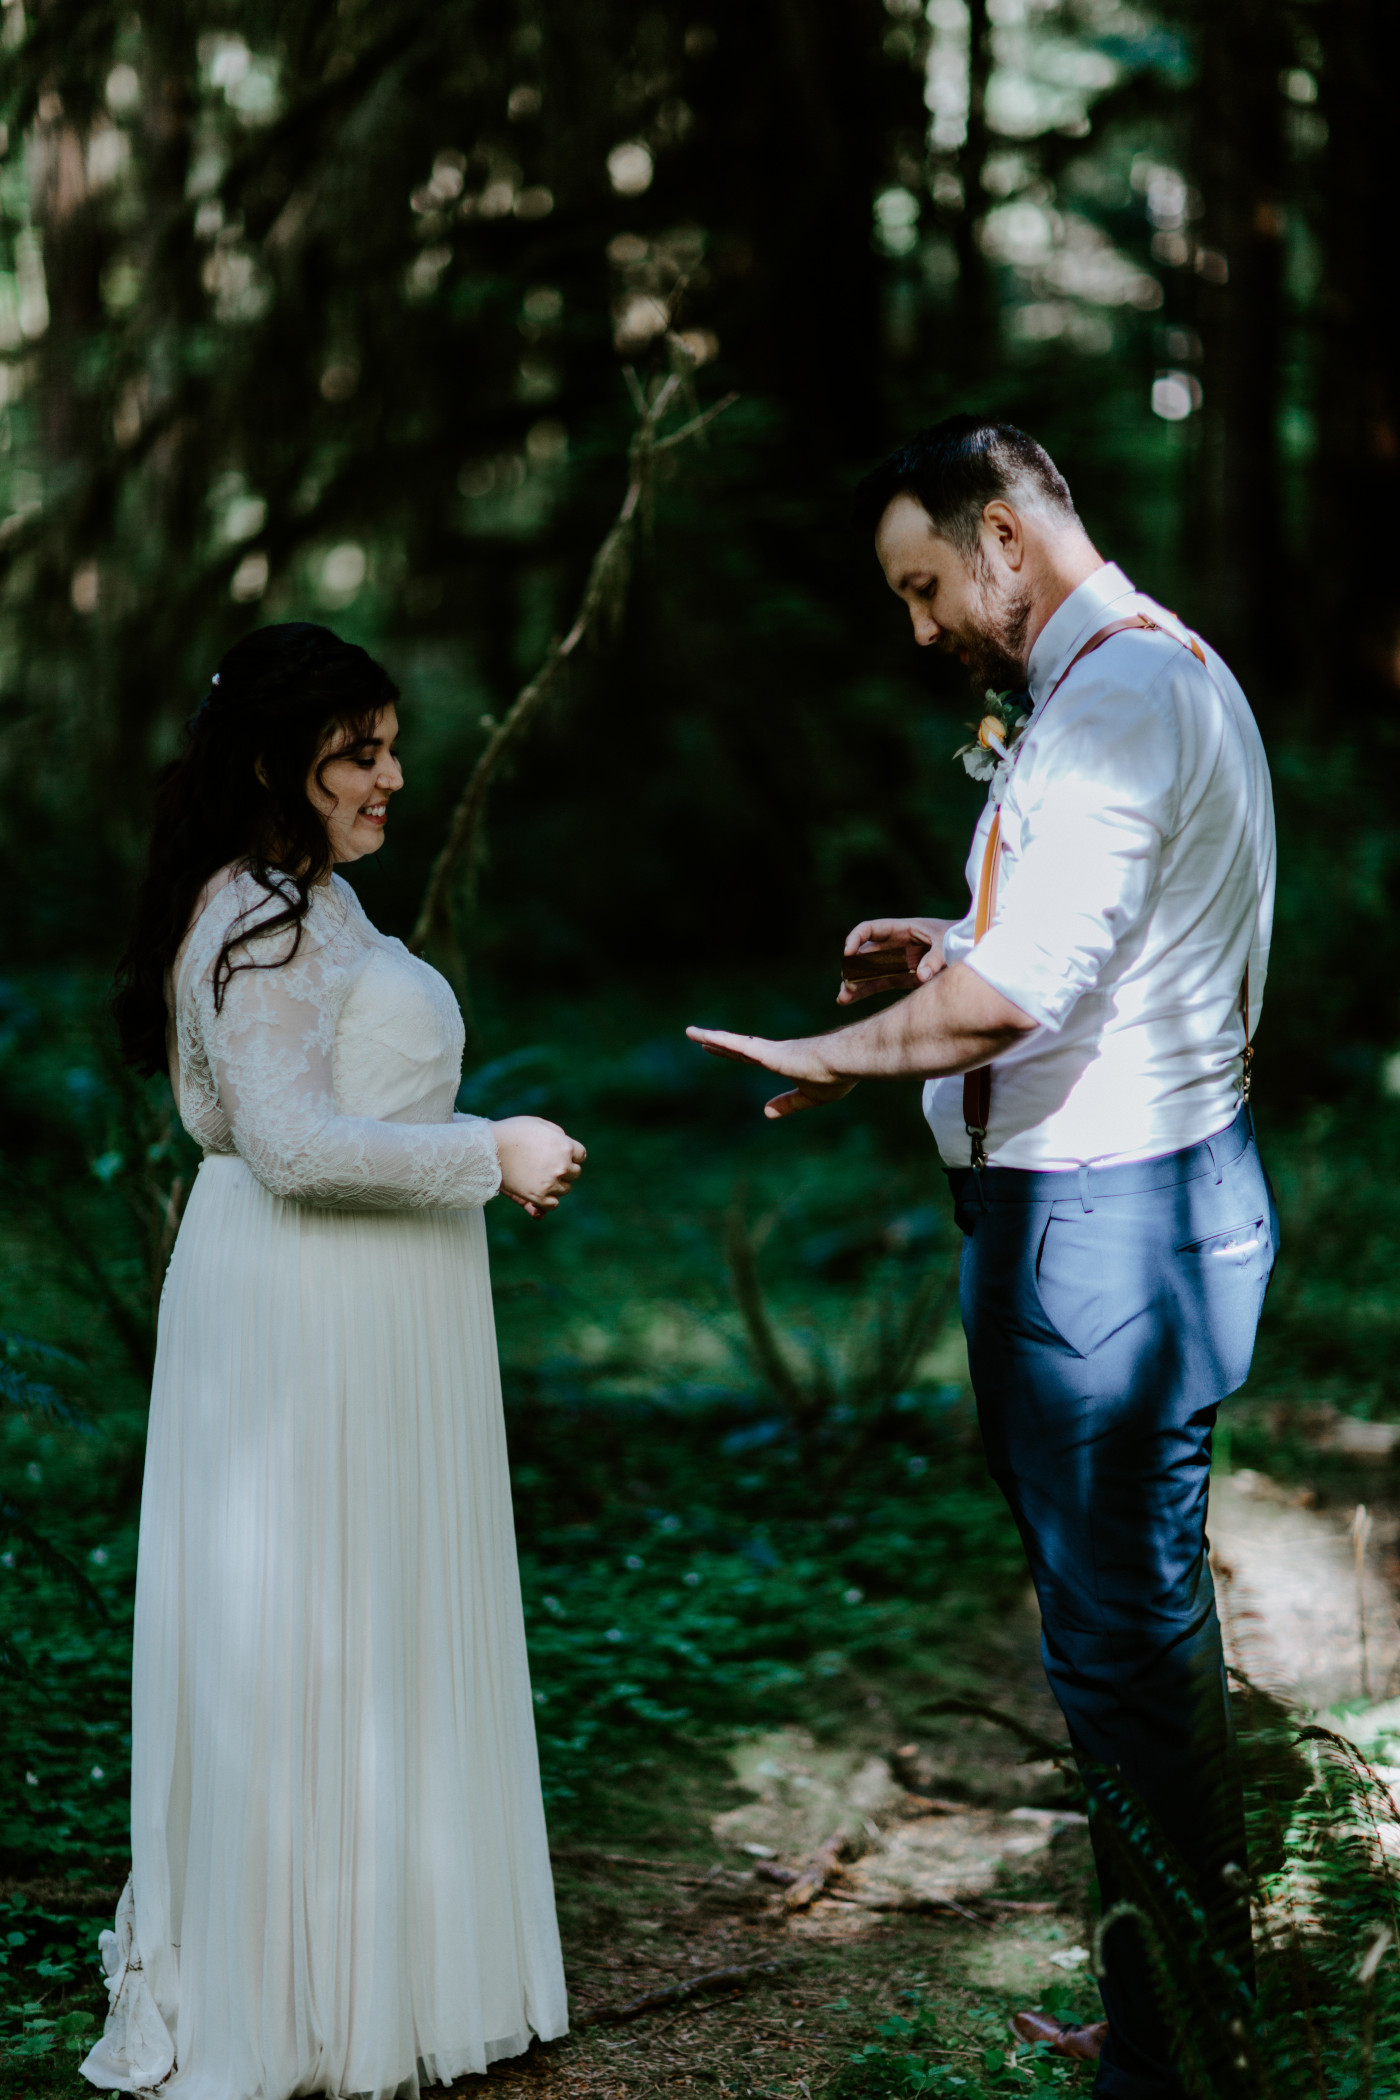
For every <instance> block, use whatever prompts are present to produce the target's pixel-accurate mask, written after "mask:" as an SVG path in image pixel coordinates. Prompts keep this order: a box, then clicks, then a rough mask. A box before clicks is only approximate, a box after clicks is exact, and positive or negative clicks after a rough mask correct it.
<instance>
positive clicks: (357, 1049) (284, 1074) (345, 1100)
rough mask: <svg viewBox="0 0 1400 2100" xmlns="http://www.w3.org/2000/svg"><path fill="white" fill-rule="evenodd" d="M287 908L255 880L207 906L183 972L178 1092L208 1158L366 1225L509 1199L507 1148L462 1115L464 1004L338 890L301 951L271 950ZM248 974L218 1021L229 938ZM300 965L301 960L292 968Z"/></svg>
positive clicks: (325, 890)
mask: <svg viewBox="0 0 1400 2100" xmlns="http://www.w3.org/2000/svg"><path fill="white" fill-rule="evenodd" d="M279 909H280V906H279V905H278V904H277V903H276V902H275V901H274V900H272V899H270V898H269V897H268V896H267V893H266V891H265V890H264V889H263V887H262V885H261V884H260V883H259V882H257V881H256V880H255V879H254V877H252V876H251V875H248V874H238V875H235V876H233V878H232V879H231V880H230V881H228V882H227V883H226V884H225V886H224V887H223V888H222V889H221V890H219V891H218V892H217V894H216V895H215V896H214V897H213V899H212V900H211V901H210V902H209V903H208V904H207V905H206V906H205V908H204V910H203V912H202V913H201V914H200V916H199V917H198V918H197V919H196V921H195V924H194V927H193V929H192V931H191V932H190V934H189V935H188V937H187V939H186V942H185V946H184V948H183V950H182V951H181V954H180V956H179V957H178V959H177V962H176V967H175V972H174V979H173V987H172V1005H173V1008H174V1026H173V1030H172V1036H173V1042H172V1057H171V1077H172V1081H173V1083H174V1086H175V1095H176V1100H177V1102H178V1104H179V1110H180V1119H181V1121H182V1122H183V1123H184V1126H185V1128H186V1129H187V1130H188V1131H189V1133H190V1135H191V1137H192V1138H194V1139H195V1141H196V1142H197V1143H198V1144H199V1145H200V1146H202V1148H203V1150H204V1151H205V1153H206V1154H219V1153H223V1154H231V1153H236V1154H237V1155H238V1156H239V1157H240V1158H241V1159H244V1160H246V1161H247V1163H248V1165H249V1167H251V1169H252V1171H253V1172H254V1174H256V1176H257V1177H258V1180H259V1181H260V1182H262V1183H263V1185H264V1187H265V1188H268V1189H270V1190H271V1191H272V1193H273V1194H274V1195H276V1196H285V1197H291V1198H295V1199H296V1200H297V1201H298V1202H302V1203H315V1204H322V1205H327V1206H332V1207H342V1208H349V1209H356V1210H363V1209H375V1210H386V1209H400V1208H414V1209H433V1210H463V1209H469V1208H472V1207H474V1206H476V1205H479V1204H482V1203H485V1202H487V1201H488V1199H489V1198H490V1197H492V1196H494V1195H495V1193H496V1191H497V1189H498V1188H499V1187H500V1183H501V1170H500V1164H499V1161H498V1160H497V1157H496V1143H495V1136H494V1133H493V1131H492V1129H491V1126H490V1124H489V1123H487V1122H485V1121H483V1120H482V1118H481V1117H479V1116H461V1115H454V1113H453V1102H454V1101H455V1099H456V1095H457V1088H458V1085H459V1083H460V1080H461V1074H462V1045H463V1030H462V1019H461V1015H460V1014H459V1013H458V1011H457V1002H456V1000H455V999H454V998H453V996H452V993H451V991H450V990H449V988H448V986H447V984H446V983H445V982H444V980H443V979H442V978H441V977H440V976H439V975H438V973H437V971H436V970H433V969H430V968H429V966H428V964H427V963H424V962H420V961H419V960H418V958H417V957H416V956H413V955H410V954H409V952H408V950H407V949H406V948H405V947H404V945H403V943H402V941H397V940H392V939H390V938H389V937H388V936H387V935H385V934H382V933H380V932H379V931H378V930H377V929H376V928H375V927H373V926H371V924H370V922H369V920H368V919H367V918H366V917H365V913H364V910H363V907H362V906H361V904H360V901H359V899H358V898H357V897H356V895H355V892H354V891H353V890H352V889H351V888H350V885H349V884H348V883H347V882H344V881H342V880H341V878H340V877H339V876H332V877H331V879H330V881H329V882H328V883H326V884H325V885H323V886H321V887H319V888H317V889H316V890H314V891H313V893H312V899H311V904H310V906H309V908H308V911H307V914H306V919H305V921H304V923H303V927H302V934H301V942H300V945H299V947H298V948H297V951H296V953H295V955H292V954H291V949H292V941H293V935H292V933H291V931H289V930H285V931H283V932H281V933H273V934H263V935H259V934H258V931H257V926H258V922H259V921H260V920H264V919H267V918H269V917H271V916H273V914H274V913H275V912H276V911H278V910H279ZM244 920H246V932H245V937H244V939H242V940H241V941H240V943H239V945H238V947H236V948H235V949H234V951H233V957H232V959H233V961H234V962H235V963H236V964H237V963H248V962H252V963H257V964H261V965H266V964H277V965H279V966H278V967H274V968H266V967H262V968H255V969H238V970H236V971H235V974H234V976H233V977H232V978H231V979H230V980H229V983H228V986H227V988H226V990H225V992H224V997H223V1000H222V1002H221V1007H220V1010H219V1011H218V1012H216V1011H215V1006H214V984H213V971H214V964H215V961H216V959H217V957H218V954H219V950H220V949H221V947H222V946H223V943H224V941H225V939H226V938H227V937H228V934H229V931H230V930H231V929H233V928H235V927H237V926H238V925H239V923H240V921H244ZM288 957H290V960H286V959H285V958H288Z"/></svg>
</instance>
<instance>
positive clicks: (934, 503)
mask: <svg viewBox="0 0 1400 2100" xmlns="http://www.w3.org/2000/svg"><path fill="white" fill-rule="evenodd" d="M896 496H914V497H917V499H918V501H919V502H920V503H922V505H923V507H924V509H925V510H926V511H927V512H928V515H929V522H930V524H931V525H932V526H933V529H934V531H935V532H936V533H938V534H939V535H940V537H942V538H943V539H946V540H951V541H952V543H953V545H954V546H955V547H956V548H957V550H958V552H959V553H960V554H962V555H968V554H970V553H971V552H972V551H973V549H974V548H975V547H976V545H977V533H978V527H979V526H980V524H981V520H982V512H983V510H984V509H985V508H986V506H987V504H989V503H992V502H994V501H995V500H996V499H997V498H998V497H1000V499H1001V500H1002V501H1003V502H1005V503H1010V504H1012V505H1013V506H1014V508H1016V509H1017V510H1039V511H1048V512H1049V513H1050V514H1051V515H1052V516H1053V517H1054V518H1055V520H1056V521H1057V523H1060V524H1064V525H1068V524H1077V523H1078V522H1079V520H1078V515H1077V513H1076V511H1075V508H1074V499H1073V497H1072V496H1071V495H1070V492H1069V484H1068V482H1067V481H1066V480H1065V477H1064V475H1063V474H1062V473H1061V472H1060V470H1059V468H1058V467H1057V466H1056V465H1055V462H1054V460H1053V459H1051V457H1050V454H1049V453H1048V452H1047V451H1046V450H1045V447H1044V446H1043V445H1037V443H1036V441H1035V439H1034V438H1033V437H1027V436H1026V433H1025V431H1024V430H1018V429H1017V428H1016V425H1015V424H1014V423H994V422H992V421H991V419H990V418H989V417H987V416H967V415H957V416H945V417H944V418H943V421H942V422H941V423H931V424H930V425H929V426H928V428H927V429H926V430H919V431H916V432H915V433H914V435H913V437H911V438H910V439H909V440H908V441H907V442H906V443H905V444H903V445H901V446H899V447H898V449H897V450H896V451H894V452H892V453H891V454H890V456H889V458H888V459H884V460H881V462H880V464H879V466H878V467H876V468H875V470H874V471H873V473H870V474H867V475H866V477H865V479H864V480H863V481H862V482H861V483H860V485H859V487H858V488H857V490H856V500H857V502H858V503H859V505H860V514H861V518H862V520H863V522H864V523H865V524H867V525H868V527H869V529H870V531H871V532H873V531H874V530H875V528H876V526H877V525H878V524H879V522H880V520H881V518H883V516H884V515H885V512H886V511H887V510H888V509H889V506H890V504H891V503H892V502H893V501H894V499H895V497H896Z"/></svg>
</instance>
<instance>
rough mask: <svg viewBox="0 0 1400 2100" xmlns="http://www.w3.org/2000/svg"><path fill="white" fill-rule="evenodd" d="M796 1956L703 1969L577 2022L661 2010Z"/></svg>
mask: <svg viewBox="0 0 1400 2100" xmlns="http://www.w3.org/2000/svg"><path fill="white" fill-rule="evenodd" d="M799 1958H800V1957H799V1956H797V1955H793V1954H789V1955H784V1956H782V1957H781V1958H780V1959H779V1960H776V1961H746V1962H740V1963H738V1964H737V1965H735V1966H733V1967H730V1968H726V1969H706V1970H705V1972H704V1974H703V1975H700V1976H687V1977H686V1978H685V1979H684V1980H683V1981H682V1982H680V1983H668V1984H666V1985H664V1986H663V1987H662V1988H661V1989H660V1990H656V1991H644V1992H643V1993H642V1995H641V1997H640V1998H628V1999H627V2000H626V2001H625V2002H624V2003H623V2004H621V2005H603V2006H600V2007H599V2008H598V2010H597V2012H591V2013H585V2014H584V2016H583V2018H582V2019H581V2020H579V2021H578V2022H577V2023H576V2024H577V2025H578V2026H580V2027H601V2026H615V2025H616V2024H617V2023H618V2022H619V2021H620V2020H637V2019H640V2018H641V2016H642V2014H643V2013H649V2012H661V2011H664V2009H665V2008H666V2007H667V2006H668V2005H683V2004H684V2003H685V2001H686V2000H687V1999H688V1998H699V1997H702V1996H703V1995H704V1994H705V1993H706V1992H707V1991H725V1990H732V1989H734V1988H735V1986H736V1985H738V1986H742V1985H744V1984H747V1983H752V1982H753V1981H754V1980H755V1979H756V1978H757V1977H760V1976H776V1975H779V1974H780V1973H781V1971H782V1970H784V1969H791V1968H794V1967H795V1966H796V1964H797V1962H798V1960H799Z"/></svg>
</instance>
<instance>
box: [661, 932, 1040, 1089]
mask: <svg viewBox="0 0 1400 2100" xmlns="http://www.w3.org/2000/svg"><path fill="white" fill-rule="evenodd" d="M900 923H901V924H904V923H905V922H903V921H901V922H900ZM926 923H932V922H926ZM931 953H932V951H931V948H930V955H929V956H927V957H926V958H925V964H921V965H920V967H921V968H923V967H925V965H926V964H927V963H928V961H929V960H930V959H931ZM912 974H914V975H915V976H917V975H918V973H917V972H915V973H912ZM1036 1025H1037V1024H1036V1022H1035V1020H1034V1019H1033V1018H1032V1017H1031V1015H1030V1014H1028V1013H1023V1012H1022V1010H1021V1008H1020V1007H1019V1006H1014V1005H1013V1004H1012V1002H1011V1001H1010V1000H1009V999H1008V998H1007V997H1006V996H1005V994H1004V993H1002V992H999V991H998V990H997V989H996V987H995V986H994V985H991V984H988V983H987V981H986V979H985V978H983V977H981V976H979V975H978V973H977V972H976V971H975V970H974V969H972V968H971V967H970V966H969V965H968V964H967V963H965V962H960V963H954V964H952V965H951V966H950V967H947V968H945V967H944V966H943V963H942V958H941V954H940V957H939V962H938V966H937V968H934V969H930V970H929V974H928V976H927V977H926V978H920V979H919V981H918V982H917V983H916V984H915V985H914V987H913V989H912V990H911V991H910V992H909V994H908V996H907V997H906V998H903V999H896V1000H895V1002H894V1004H893V1005H892V1006H886V1007H884V1008H882V1009H881V1011H880V1012H879V1013H874V1014H869V1015H866V1016H865V1017H864V1018H862V1019H861V1020H858V1021H848V1022H846V1024H845V1025H844V1027H841V1028H833V1029H831V1030H829V1031H828V1033H826V1034H825V1035H809V1036H800V1037H798V1038H797V1040H796V1041H794V1042H786V1043H772V1042H769V1041H768V1040H767V1038H766V1037H764V1036H761V1035H734V1034H732V1033H731V1032H730V1030H729V1029H727V1028H687V1030H686V1034H687V1035H688V1036H689V1037H690V1040H691V1041H692V1043H698V1044H699V1045H700V1047H701V1049H702V1050H708V1052H709V1053H710V1055H711V1057H732V1058H734V1059H735V1060H736V1061H737V1062H738V1063H739V1064H741V1065H757V1067H758V1069H759V1070H760V1071H761V1072H774V1073H776V1074H777V1075H778V1076H779V1078H782V1079H788V1080H791V1081H792V1086H791V1088H790V1090H789V1091H788V1092H787V1093H785V1094H775V1095H774V1096H773V1099H772V1100H771V1101H770V1102H769V1103H768V1106H767V1107H766V1108H765V1109H764V1111H763V1113H764V1114H765V1115H766V1116H767V1117H768V1118H769V1120H770V1121H772V1122H776V1121H777V1119H778V1117H779V1116H790V1115H793V1114H794V1113H795V1112H796V1111H797V1110H798V1109H799V1108H816V1107H817V1106H818V1105H819V1104H820V1103H821V1102H823V1101H839V1100H840V1098H841V1096H842V1095H843V1094H848V1093H849V1092H850V1091H851V1088H852V1087H853V1086H854V1085H855V1084H856V1081H857V1080H859V1079H948V1078H952V1077H953V1076H954V1074H956V1073H959V1072H971V1071H974V1070H975V1069H976V1068H977V1066H978V1065H986V1064H990V1063H991V1062H992V1060H993V1059H994V1058H997V1057H1000V1056H1001V1055H1002V1053H1003V1052H1004V1051H1006V1050H1009V1049H1010V1048H1011V1047H1012V1045H1013V1044H1014V1043H1016V1042H1018V1041H1019V1040H1020V1038H1021V1037H1022V1036H1024V1035H1026V1034H1027V1033H1028V1032H1029V1031H1030V1030H1032V1029H1034V1028H1035V1027H1036Z"/></svg>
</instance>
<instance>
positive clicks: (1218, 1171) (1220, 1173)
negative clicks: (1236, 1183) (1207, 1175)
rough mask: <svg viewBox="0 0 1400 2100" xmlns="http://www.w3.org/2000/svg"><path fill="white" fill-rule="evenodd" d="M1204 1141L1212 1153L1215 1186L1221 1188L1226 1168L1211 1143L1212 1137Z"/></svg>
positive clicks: (1211, 1161) (1208, 1150) (1211, 1160)
mask: <svg viewBox="0 0 1400 2100" xmlns="http://www.w3.org/2000/svg"><path fill="white" fill-rule="evenodd" d="M1203 1142H1204V1144H1205V1148H1206V1150H1207V1152H1208V1153H1209V1154H1210V1163H1211V1165H1212V1166H1213V1167H1214V1169H1215V1186H1216V1187H1217V1188H1219V1186H1220V1184H1221V1182H1222V1181H1223V1180H1224V1179H1225V1169H1224V1168H1223V1167H1222V1166H1221V1164H1220V1161H1219V1160H1218V1159H1217V1158H1216V1156H1215V1147H1214V1145H1213V1144H1212V1143H1211V1141H1210V1139H1209V1138H1206V1139H1205V1140H1204V1141H1203Z"/></svg>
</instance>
